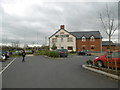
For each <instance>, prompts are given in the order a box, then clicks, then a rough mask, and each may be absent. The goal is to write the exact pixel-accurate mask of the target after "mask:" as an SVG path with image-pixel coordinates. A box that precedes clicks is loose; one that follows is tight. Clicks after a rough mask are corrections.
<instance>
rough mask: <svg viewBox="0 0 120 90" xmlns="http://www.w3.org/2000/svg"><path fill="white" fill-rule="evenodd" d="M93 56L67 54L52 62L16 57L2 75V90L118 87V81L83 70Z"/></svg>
mask: <svg viewBox="0 0 120 90" xmlns="http://www.w3.org/2000/svg"><path fill="white" fill-rule="evenodd" d="M88 59H91V60H93V59H94V56H76V55H70V56H69V57H68V58H60V59H53V58H48V57H45V56H27V57H26V62H22V58H21V57H19V58H17V59H16V60H15V61H14V62H13V63H12V64H11V65H10V66H9V67H8V68H7V69H6V70H5V71H4V72H3V73H2V87H3V88H118V81H117V80H114V79H111V78H109V77H106V76H104V75H100V74H98V73H95V72H91V71H88V70H86V69H83V68H82V65H83V64H85V62H86V60H88Z"/></svg>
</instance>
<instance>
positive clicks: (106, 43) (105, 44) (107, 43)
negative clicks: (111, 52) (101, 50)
mask: <svg viewBox="0 0 120 90" xmlns="http://www.w3.org/2000/svg"><path fill="white" fill-rule="evenodd" d="M110 44H111V45H115V44H114V43H113V42H112V41H110ZM102 45H103V46H107V45H109V41H102Z"/></svg>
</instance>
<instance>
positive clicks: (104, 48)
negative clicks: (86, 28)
mask: <svg viewBox="0 0 120 90" xmlns="http://www.w3.org/2000/svg"><path fill="white" fill-rule="evenodd" d="M108 47H109V46H102V51H108V50H109V49H108ZM116 49H117V47H116V46H111V50H116Z"/></svg>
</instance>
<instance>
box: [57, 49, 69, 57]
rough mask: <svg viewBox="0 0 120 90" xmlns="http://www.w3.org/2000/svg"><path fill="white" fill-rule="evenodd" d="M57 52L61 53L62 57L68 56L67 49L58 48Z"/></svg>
mask: <svg viewBox="0 0 120 90" xmlns="http://www.w3.org/2000/svg"><path fill="white" fill-rule="evenodd" d="M56 52H57V53H58V54H59V56H60V57H67V56H68V50H67V49H57V50H56Z"/></svg>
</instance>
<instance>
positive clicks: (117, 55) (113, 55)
mask: <svg viewBox="0 0 120 90" xmlns="http://www.w3.org/2000/svg"><path fill="white" fill-rule="evenodd" d="M112 58H120V52H114V53H112Z"/></svg>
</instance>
